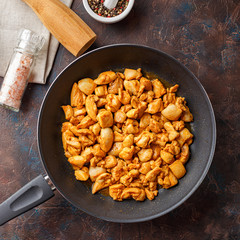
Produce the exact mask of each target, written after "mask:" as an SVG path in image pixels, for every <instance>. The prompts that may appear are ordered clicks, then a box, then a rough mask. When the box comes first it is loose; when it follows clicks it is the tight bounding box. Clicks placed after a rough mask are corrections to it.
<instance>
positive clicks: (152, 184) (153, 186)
mask: <svg viewBox="0 0 240 240" xmlns="http://www.w3.org/2000/svg"><path fill="white" fill-rule="evenodd" d="M148 188H149V190H150V191H155V190H157V182H156V181H154V182H149V185H148Z"/></svg>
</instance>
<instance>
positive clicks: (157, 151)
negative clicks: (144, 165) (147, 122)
mask: <svg viewBox="0 0 240 240" xmlns="http://www.w3.org/2000/svg"><path fill="white" fill-rule="evenodd" d="M151 148H152V150H153V155H152V159H153V160H156V159H157V158H159V156H160V152H161V147H160V146H159V145H157V144H152V145H151Z"/></svg>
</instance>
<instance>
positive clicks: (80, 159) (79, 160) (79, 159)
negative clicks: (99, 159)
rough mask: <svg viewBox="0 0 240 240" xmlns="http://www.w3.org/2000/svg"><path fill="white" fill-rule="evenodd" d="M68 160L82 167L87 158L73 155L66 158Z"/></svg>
mask: <svg viewBox="0 0 240 240" xmlns="http://www.w3.org/2000/svg"><path fill="white" fill-rule="evenodd" d="M68 161H69V162H70V163H71V164H72V165H75V166H77V167H79V168H82V167H83V165H84V164H85V163H86V162H87V159H86V158H84V157H83V156H73V157H70V158H68Z"/></svg>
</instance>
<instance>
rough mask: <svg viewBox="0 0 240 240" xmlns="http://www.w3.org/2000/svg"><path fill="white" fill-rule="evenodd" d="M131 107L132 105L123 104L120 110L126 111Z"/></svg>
mask: <svg viewBox="0 0 240 240" xmlns="http://www.w3.org/2000/svg"><path fill="white" fill-rule="evenodd" d="M131 109H132V106H131V105H130V104H127V105H124V106H122V107H121V108H120V111H123V112H125V113H127V112H128V111H129V110H131Z"/></svg>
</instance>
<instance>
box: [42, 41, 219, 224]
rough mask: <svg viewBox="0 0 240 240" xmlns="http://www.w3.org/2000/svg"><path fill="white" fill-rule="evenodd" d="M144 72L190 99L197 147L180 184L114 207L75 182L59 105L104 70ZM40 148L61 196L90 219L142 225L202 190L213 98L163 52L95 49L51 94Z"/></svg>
mask: <svg viewBox="0 0 240 240" xmlns="http://www.w3.org/2000/svg"><path fill="white" fill-rule="evenodd" d="M126 67H127V68H135V69H136V68H142V69H143V70H144V71H146V72H150V73H155V74H156V75H158V76H159V77H161V78H163V79H165V80H166V81H168V83H169V84H172V85H174V84H176V83H177V84H179V85H180V89H179V92H178V93H179V95H180V96H183V97H185V98H186V100H187V103H188V106H189V108H190V110H191V112H192V113H193V116H194V122H193V123H191V129H192V133H193V134H194V142H193V144H192V145H191V158H190V160H189V162H188V163H187V164H186V169H187V174H186V175H185V176H184V177H183V178H182V179H180V181H179V184H178V185H177V186H175V187H173V188H170V189H168V190H165V189H161V190H160V191H159V195H158V196H157V197H156V198H155V200H153V201H149V200H146V201H144V202H136V201H134V200H126V201H123V202H115V201H113V200H112V198H110V197H108V196H104V195H101V194H99V193H97V194H95V195H92V194H91V189H90V187H89V186H86V185H85V184H83V183H82V182H79V181H77V180H76V179H75V177H74V173H73V170H72V168H71V166H70V164H69V163H68V162H67V159H66V157H65V156H64V152H63V147H62V142H61V124H62V122H63V121H64V114H63V112H62V109H61V106H62V105H65V104H69V103H70V97H69V96H70V92H71V88H72V85H73V83H74V82H76V81H78V80H79V79H81V78H85V77H90V78H96V77H97V75H98V74H99V73H101V72H103V71H106V70H115V69H122V68H126ZM38 140H39V141H38V144H39V151H40V154H41V158H42V162H43V164H44V166H45V169H46V171H47V173H48V175H49V177H50V179H51V180H52V182H53V184H54V185H55V186H56V188H57V189H58V191H59V192H60V193H61V194H62V195H63V196H64V197H65V198H66V199H67V200H68V201H69V202H71V203H72V204H73V205H74V206H76V207H77V208H79V209H81V210H82V211H84V212H86V213H89V214H90V215H93V216H96V217H98V218H101V219H104V220H108V221H112V222H140V221H146V220H150V219H153V218H156V217H159V216H162V215H164V214H166V213H168V212H170V211H171V210H173V209H175V208H176V207H178V206H179V205H181V204H182V203H183V202H184V201H186V199H188V198H189V197H190V196H191V195H192V194H193V192H194V191H195V190H196V189H197V188H198V187H199V185H200V184H201V182H202V181H203V179H204V178H205V176H206V174H207V172H208V169H209V167H210V165H211V162H212V158H213V155H214V150H215V143H216V124H215V117H214V112H213V109H212V106H211V103H210V101H209V98H208V96H207V94H206V92H205V90H204V88H203V87H202V85H201V83H200V82H199V81H198V79H197V78H196V77H195V76H194V75H193V74H192V73H191V72H190V71H189V70H188V69H187V68H186V67H184V66H183V65H182V64H181V63H179V62H178V61H177V60H176V59H175V58H173V57H171V56H169V55H168V54H166V53H163V52H161V51H159V50H156V49H153V48H149V47H146V46H140V45H131V44H118V45H111V46H106V47H102V48H99V49H96V50H93V51H91V52H89V53H87V54H84V55H83V56H81V57H79V58H78V59H76V60H75V61H74V62H73V63H71V64H70V65H69V66H68V67H66V68H65V69H64V70H63V71H62V72H61V73H60V74H59V75H58V77H57V78H56V80H55V81H54V83H53V84H52V85H51V87H50V89H49V91H48V92H47V94H46V96H45V99H44V102H43V104H42V107H41V112H40V115H39V122H38Z"/></svg>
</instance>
